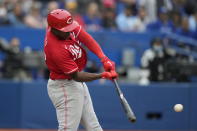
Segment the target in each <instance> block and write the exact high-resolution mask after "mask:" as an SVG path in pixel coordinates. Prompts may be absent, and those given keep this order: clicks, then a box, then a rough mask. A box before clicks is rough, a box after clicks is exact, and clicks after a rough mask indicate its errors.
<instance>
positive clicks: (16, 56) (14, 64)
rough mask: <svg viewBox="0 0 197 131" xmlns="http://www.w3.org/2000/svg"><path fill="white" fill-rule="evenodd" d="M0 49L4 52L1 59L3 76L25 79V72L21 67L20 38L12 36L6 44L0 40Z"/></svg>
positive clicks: (5, 77)
mask: <svg viewBox="0 0 197 131" xmlns="http://www.w3.org/2000/svg"><path fill="white" fill-rule="evenodd" d="M0 49H1V51H3V52H4V53H5V59H4V61H3V67H2V70H3V78H4V79H13V80H27V79H28V77H27V74H26V72H25V71H24V68H23V62H22V60H23V59H22V52H21V51H20V40H19V39H18V38H16V37H14V38H12V39H11V41H10V43H9V44H7V43H5V42H3V41H1V42H0Z"/></svg>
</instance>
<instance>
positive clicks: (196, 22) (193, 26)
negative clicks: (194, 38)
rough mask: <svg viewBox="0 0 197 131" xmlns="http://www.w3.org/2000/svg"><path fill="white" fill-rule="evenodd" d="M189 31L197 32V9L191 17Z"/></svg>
mask: <svg viewBox="0 0 197 131" xmlns="http://www.w3.org/2000/svg"><path fill="white" fill-rule="evenodd" d="M188 20H189V29H190V30H191V31H194V32H195V31H197V9H196V11H195V12H194V13H192V14H191V15H190V16H189V19H188Z"/></svg>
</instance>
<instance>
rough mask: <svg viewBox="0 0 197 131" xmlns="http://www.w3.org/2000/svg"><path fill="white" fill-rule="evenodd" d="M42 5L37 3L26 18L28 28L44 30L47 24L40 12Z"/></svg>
mask: <svg viewBox="0 0 197 131" xmlns="http://www.w3.org/2000/svg"><path fill="white" fill-rule="evenodd" d="M40 8H41V5H40V3H39V2H35V3H34V4H33V5H32V6H31V9H30V11H29V13H28V14H27V15H26V16H25V19H24V20H25V24H26V25H27V26H28V27H32V28H44V27H46V24H45V22H44V18H43V17H42V16H41V11H40Z"/></svg>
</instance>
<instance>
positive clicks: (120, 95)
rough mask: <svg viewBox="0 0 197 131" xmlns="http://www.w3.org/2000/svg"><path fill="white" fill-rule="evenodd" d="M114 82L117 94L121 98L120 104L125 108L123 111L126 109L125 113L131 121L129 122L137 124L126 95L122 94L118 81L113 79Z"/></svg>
mask: <svg viewBox="0 0 197 131" xmlns="http://www.w3.org/2000/svg"><path fill="white" fill-rule="evenodd" d="M113 82H114V84H115V87H116V91H117V93H118V95H119V98H120V102H121V104H122V107H123V109H124V111H125V113H126V115H127V117H128V119H129V121H130V122H135V121H136V117H135V114H134V113H133V111H132V109H131V107H130V106H129V104H128V102H127V100H126V98H125V97H124V95H123V93H122V91H121V89H120V87H119V85H118V82H117V80H116V79H113Z"/></svg>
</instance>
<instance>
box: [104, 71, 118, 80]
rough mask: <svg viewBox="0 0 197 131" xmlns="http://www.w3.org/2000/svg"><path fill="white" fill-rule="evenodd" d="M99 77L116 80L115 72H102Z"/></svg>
mask: <svg viewBox="0 0 197 131" xmlns="http://www.w3.org/2000/svg"><path fill="white" fill-rule="evenodd" d="M101 77H102V78H104V79H108V80H112V79H116V78H117V77H118V74H117V73H116V72H115V71H111V72H103V73H102V74H101Z"/></svg>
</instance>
